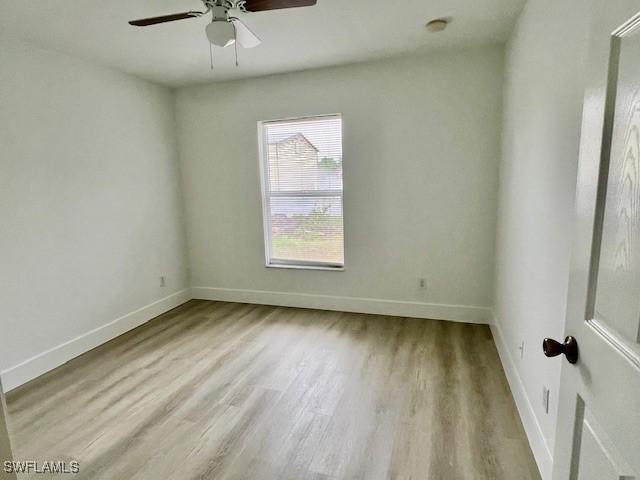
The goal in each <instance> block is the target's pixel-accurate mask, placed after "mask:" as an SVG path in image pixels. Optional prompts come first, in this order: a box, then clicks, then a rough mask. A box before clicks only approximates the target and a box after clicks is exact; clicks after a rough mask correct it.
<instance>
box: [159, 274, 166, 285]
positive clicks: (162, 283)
mask: <svg viewBox="0 0 640 480" xmlns="http://www.w3.org/2000/svg"><path fill="white" fill-rule="evenodd" d="M160 286H161V287H166V286H167V281H166V279H165V278H164V275H163V276H161V277H160Z"/></svg>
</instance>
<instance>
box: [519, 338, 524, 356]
mask: <svg viewBox="0 0 640 480" xmlns="http://www.w3.org/2000/svg"><path fill="white" fill-rule="evenodd" d="M518 350H520V360H522V359H523V358H524V340H522V342H520V346H519V347H518Z"/></svg>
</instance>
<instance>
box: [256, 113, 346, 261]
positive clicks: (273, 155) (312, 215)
mask: <svg viewBox="0 0 640 480" xmlns="http://www.w3.org/2000/svg"><path fill="white" fill-rule="evenodd" d="M259 128H260V135H261V143H262V149H261V150H262V152H261V157H262V158H261V165H262V201H263V213H264V229H265V249H266V256H267V265H270V266H308V267H327V268H340V267H343V266H344V228H343V217H342V118H341V116H340V115H326V116H319V117H309V118H299V119H293V120H275V121H267V122H261V123H260V126H259Z"/></svg>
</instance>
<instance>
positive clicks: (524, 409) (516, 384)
mask: <svg viewBox="0 0 640 480" xmlns="http://www.w3.org/2000/svg"><path fill="white" fill-rule="evenodd" d="M491 332H492V333H493V338H494V341H495V344H496V348H497V349H498V355H499V356H500V361H501V362H502V368H503V369H504V372H505V375H506V376H507V381H508V382H509V386H510V387H511V393H512V394H513V398H514V400H515V402H516V407H517V408H518V413H519V414H520V419H521V420H522V425H523V426H524V430H525V432H526V434H527V438H528V439H529V446H530V447H531V451H532V452H533V456H534V457H535V459H536V463H537V465H538V470H540V476H541V477H542V480H551V472H552V470H553V454H552V453H551V449H550V448H549V445H548V444H547V441H546V440H545V438H544V434H543V433H542V428H541V427H540V423H539V422H538V419H537V418H536V415H535V412H534V410H533V406H532V404H531V400H530V398H529V395H527V391H526V390H525V388H524V384H523V383H522V378H521V377H520V374H519V373H518V369H517V368H516V365H515V363H514V361H513V357H512V356H511V353H509V348H508V346H507V343H506V341H505V338H504V335H503V334H502V329H501V328H500V323H499V322H498V321H497V320H496V319H495V318H494V320H493V322H492V324H491Z"/></svg>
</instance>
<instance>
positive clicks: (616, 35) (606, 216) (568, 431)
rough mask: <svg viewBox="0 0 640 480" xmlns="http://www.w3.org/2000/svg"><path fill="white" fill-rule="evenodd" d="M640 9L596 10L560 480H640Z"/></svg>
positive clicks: (559, 437) (557, 465)
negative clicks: (575, 354)
mask: <svg viewBox="0 0 640 480" xmlns="http://www.w3.org/2000/svg"><path fill="white" fill-rule="evenodd" d="M639 11H640V1H638V0H592V2H591V12H592V15H593V17H592V23H591V28H590V36H591V38H590V45H589V60H588V68H587V78H586V91H585V102H584V110H583V123H582V134H581V135H582V136H581V145H580V161H579V168H578V183H577V188H576V217H575V234H574V242H573V254H572V259H571V276H570V279H569V297H568V301H567V320H566V334H567V335H571V336H573V337H575V338H576V339H577V341H578V346H579V358H578V362H577V363H576V364H575V365H571V364H569V363H568V362H563V365H562V373H561V386H560V395H559V406H558V425H557V430H556V445H555V451H554V459H553V461H554V464H553V479H554V480H607V479H612V480H616V479H617V480H631V479H633V480H640V476H639V474H640V343H639V340H640V338H639V337H640V14H639Z"/></svg>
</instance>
